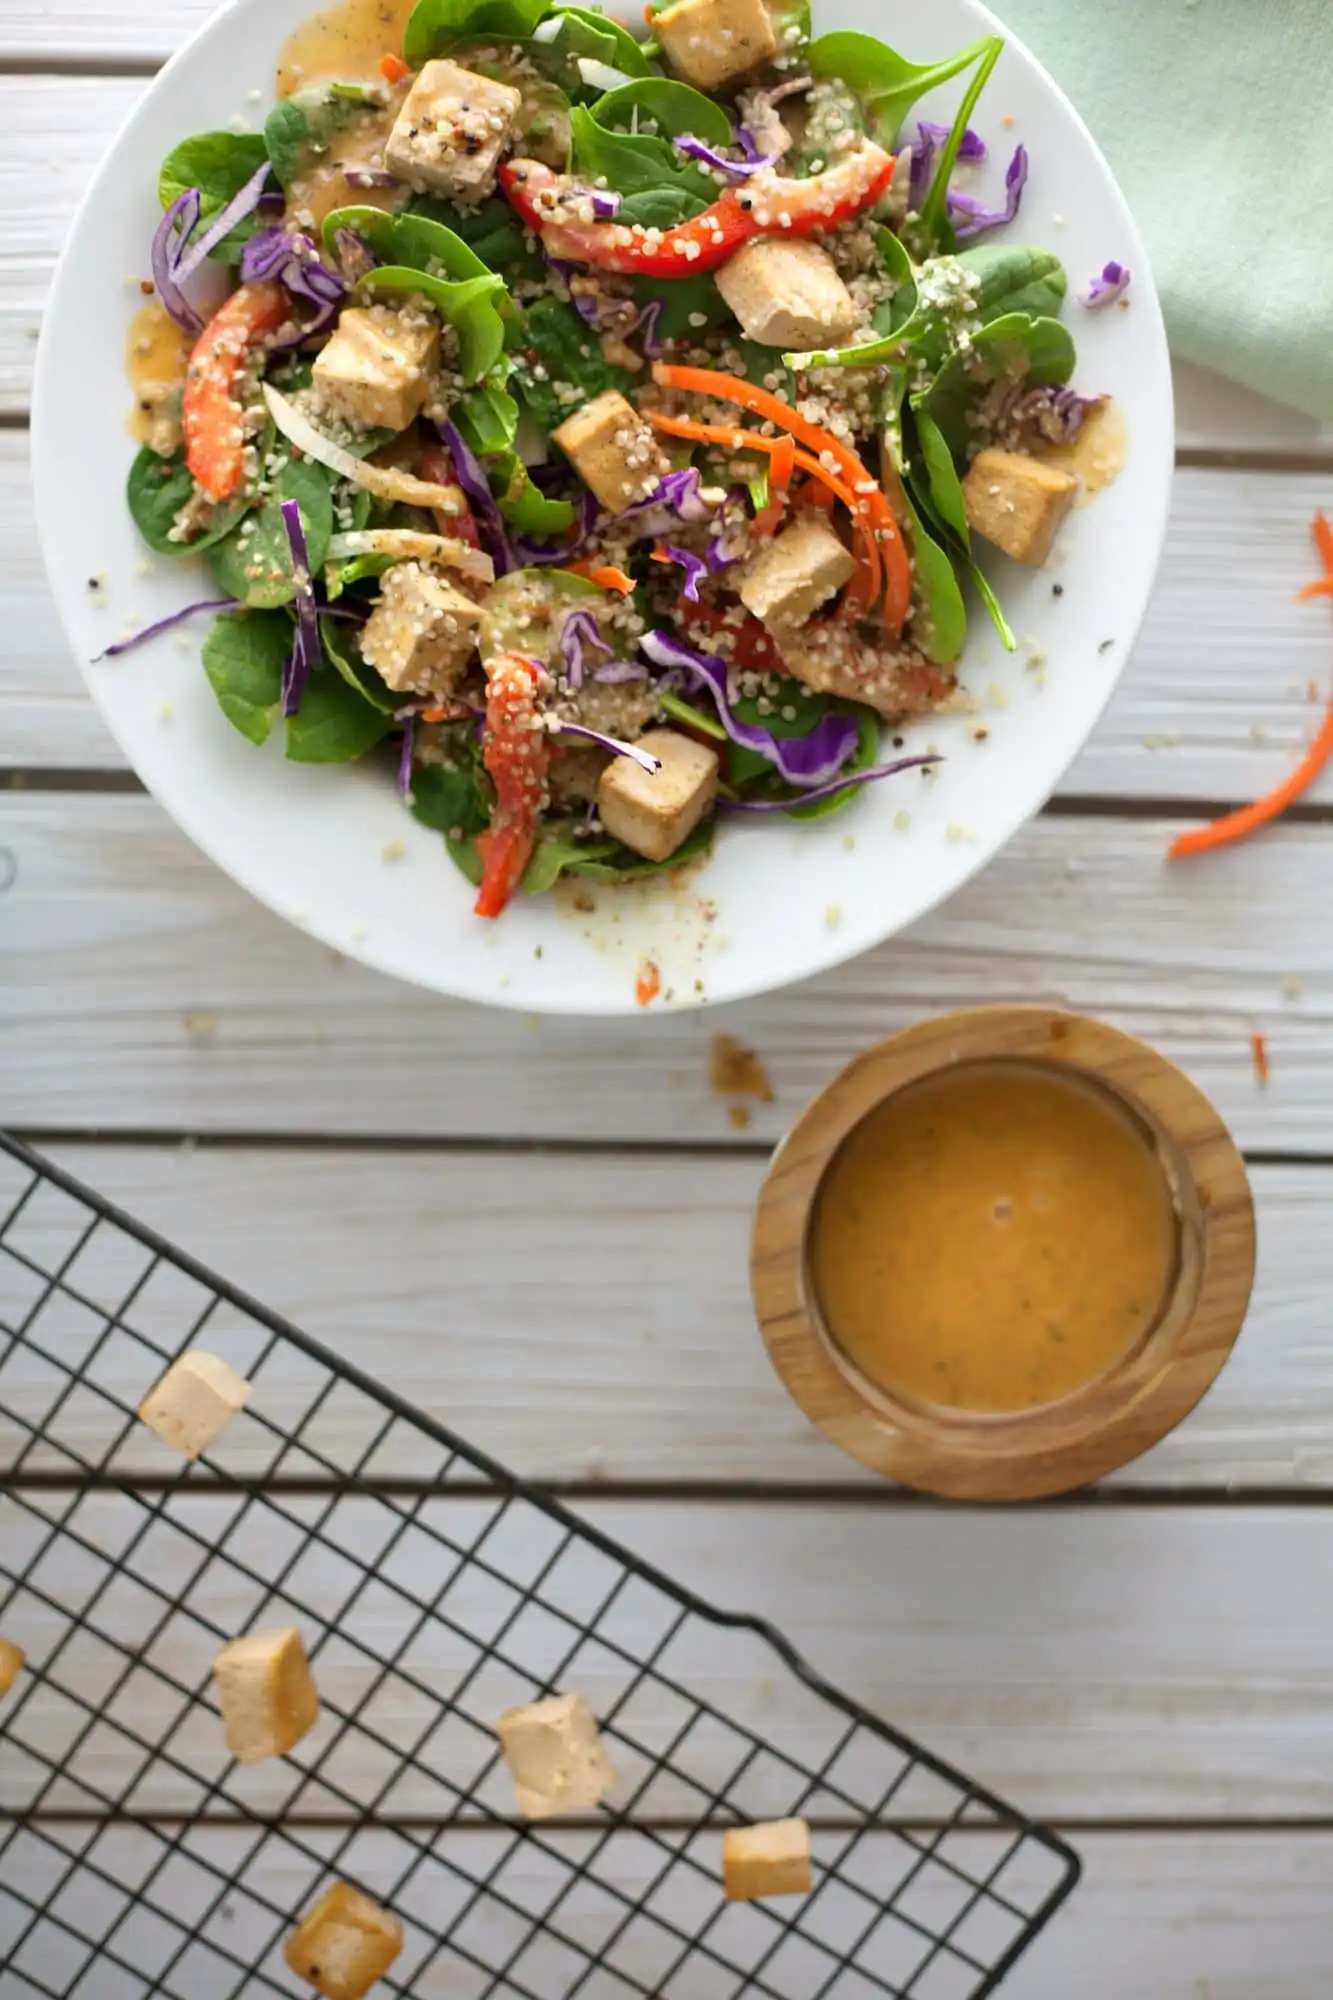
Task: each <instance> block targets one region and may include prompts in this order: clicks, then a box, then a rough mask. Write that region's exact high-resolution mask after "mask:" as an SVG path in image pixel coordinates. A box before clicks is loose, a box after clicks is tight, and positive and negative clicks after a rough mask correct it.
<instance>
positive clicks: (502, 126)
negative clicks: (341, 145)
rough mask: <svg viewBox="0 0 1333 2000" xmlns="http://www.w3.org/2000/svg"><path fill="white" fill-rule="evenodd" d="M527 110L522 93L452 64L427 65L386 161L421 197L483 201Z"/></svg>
mask: <svg viewBox="0 0 1333 2000" xmlns="http://www.w3.org/2000/svg"><path fill="white" fill-rule="evenodd" d="M522 106H523V97H522V93H521V92H520V91H517V90H515V89H514V87H513V85H512V84H508V83H497V82H495V81H494V79H493V78H491V77H489V76H478V75H477V74H476V72H475V70H470V69H462V68H460V67H459V65H458V64H457V63H454V62H447V61H441V62H428V63H427V64H426V66H425V68H424V69H423V70H422V72H421V74H420V76H419V77H418V78H417V80H416V82H415V83H414V84H413V85H412V88H411V89H410V90H409V91H408V93H407V97H406V99H405V100H404V103H403V108H402V110H401V111H400V112H399V113H398V118H397V121H396V122H395V124H394V128H393V131H392V133H391V134H390V136H389V143H388V145H387V146H386V147H385V149H384V161H385V165H386V166H387V167H388V169H389V171H390V173H394V174H397V176H398V178H399V180H404V181H407V182H408V184H409V185H410V186H412V187H414V188H416V189H417V190H418V191H419V192H422V193H439V194H450V195H453V196H454V197H455V199H456V200H461V201H465V202H471V201H480V200H481V199H482V197H483V196H485V195H488V194H489V193H490V192H491V189H492V188H493V187H494V185H495V169H496V167H497V166H498V165H499V163H500V155H501V153H502V152H503V151H504V149H505V147H506V145H507V144H508V142H509V140H510V138H511V137H512V135H513V131H514V127H515V125H516V124H517V122H518V114H519V112H520V110H521V109H522Z"/></svg>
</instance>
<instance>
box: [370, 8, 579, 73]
mask: <svg viewBox="0 0 1333 2000" xmlns="http://www.w3.org/2000/svg"><path fill="white" fill-rule="evenodd" d="M545 12H546V0H418V5H417V6H416V7H415V8H414V9H413V11H412V13H411V15H410V16H409V18H408V23H407V29H406V32H405V33H404V35H403V60H404V62H406V63H409V64H410V65H411V67H412V68H413V69H420V68H421V66H422V64H423V63H425V62H429V60H430V58H431V57H432V56H434V55H439V54H440V53H441V52H442V51H443V50H444V49H446V48H447V47H449V46H450V45H451V44H452V43H454V42H456V41H458V40H459V39H460V37H462V36H465V35H466V36H475V37H480V36H495V37H497V38H499V39H500V40H502V41H526V40H527V39H528V37H529V36H530V35H531V33H532V31H533V29H534V28H535V27H536V26H537V23H538V22H539V21H540V20H541V18H542V16H543V15H544V14H545Z"/></svg>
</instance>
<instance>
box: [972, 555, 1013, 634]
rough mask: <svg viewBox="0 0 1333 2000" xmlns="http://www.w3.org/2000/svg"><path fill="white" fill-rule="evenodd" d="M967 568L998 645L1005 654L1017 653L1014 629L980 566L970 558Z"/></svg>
mask: <svg viewBox="0 0 1333 2000" xmlns="http://www.w3.org/2000/svg"><path fill="white" fill-rule="evenodd" d="M967 567H968V572H969V574H970V576H971V578H972V582H973V584H974V585H975V586H976V591H977V595H978V597H980V599H981V601H982V603H983V604H984V605H985V607H986V610H987V611H988V612H989V614H990V620H991V623H992V624H993V625H994V627H995V629H996V631H997V632H998V633H999V635H1000V643H1001V644H1002V645H1003V647H1004V650H1005V652H1006V653H1016V652H1017V651H1018V641H1017V639H1016V638H1015V637H1014V628H1013V626H1012V625H1011V624H1010V623H1009V620H1008V619H1007V618H1006V617H1005V615H1004V610H1003V608H1002V606H1001V604H1000V600H999V598H998V597H997V596H996V595H995V592H994V590H993V588H992V587H991V580H990V578H989V577H988V576H987V574H986V572H985V570H984V569H982V567H981V565H980V564H979V563H977V562H974V561H972V559H971V558H969V559H968V564H967Z"/></svg>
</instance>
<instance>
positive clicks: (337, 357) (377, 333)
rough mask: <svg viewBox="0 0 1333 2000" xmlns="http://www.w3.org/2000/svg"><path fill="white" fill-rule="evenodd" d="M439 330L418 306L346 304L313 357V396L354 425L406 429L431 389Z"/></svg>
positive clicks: (326, 407)
mask: <svg viewBox="0 0 1333 2000" xmlns="http://www.w3.org/2000/svg"><path fill="white" fill-rule="evenodd" d="M439 361H440V329H439V326H438V324H437V323H436V321H435V320H434V319H433V318H432V317H431V316H430V315H429V314H428V313H424V312H422V311H421V310H420V309H419V308H409V309H407V310H405V311H403V312H398V311H395V309H394V308H393V307H392V306H384V305H376V306H348V307H347V308H346V310H345V311H344V312H343V313H342V314H341V316H340V318H339V320H338V325H337V328H336V329H335V331H334V333H333V336H332V338H331V339H330V341H329V343H328V345H327V347H323V348H321V349H320V352H319V353H318V354H317V355H316V356H315V365H314V370H313V373H312V380H313V384H314V391H315V399H316V401H317V402H318V404H319V406H320V408H321V409H322V410H324V411H326V412H327V414H328V415H329V416H330V417H333V418H336V419H339V420H340V421H341V422H343V423H345V424H350V425H351V426H352V427H353V429H354V430H367V431H369V430H387V431H405V430H406V429H407V426H408V425H409V424H410V423H411V422H412V420H413V418H414V417H417V416H419V415H420V414H421V407H422V404H423V403H424V402H425V400H426V398H427V396H428V395H429V394H430V385H431V378H432V376H433V375H434V373H435V371H436V369H437V368H438V366H439Z"/></svg>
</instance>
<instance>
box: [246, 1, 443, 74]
mask: <svg viewBox="0 0 1333 2000" xmlns="http://www.w3.org/2000/svg"><path fill="white" fill-rule="evenodd" d="M415 4H416V0H343V5H342V6H340V7H330V8H328V9H327V10H326V11H325V12H324V13H322V14H314V15H312V16H311V18H310V19H309V20H308V21H303V22H302V23H301V25H300V27H299V28H295V29H293V31H292V33H291V34H290V35H289V36H288V37H287V40H286V41H285V42H284V43H283V45H282V53H281V54H280V55H279V57H278V79H277V89H278V96H279V97H290V96H291V95H292V93H293V91H297V90H300V89H302V88H303V87H304V86H305V85H306V84H307V83H319V82H321V81H322V80H323V79H325V78H327V77H341V78H344V79H345V80H346V81H347V82H349V83H353V82H363V81H365V82H374V83H380V82H382V81H383V77H382V72H381V70H380V62H381V60H382V58H383V57H385V56H388V55H395V56H396V55H398V54H399V53H400V51H401V50H402V46H403V31H404V30H405V28H406V27H407V23H408V20H409V18H410V16H411V14H412V11H413V8H414V6H415Z"/></svg>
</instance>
